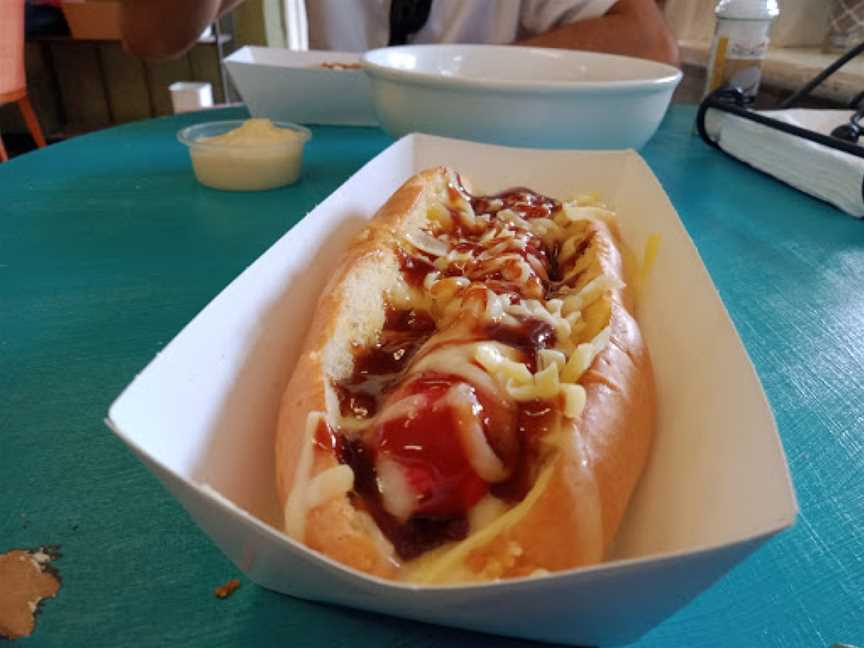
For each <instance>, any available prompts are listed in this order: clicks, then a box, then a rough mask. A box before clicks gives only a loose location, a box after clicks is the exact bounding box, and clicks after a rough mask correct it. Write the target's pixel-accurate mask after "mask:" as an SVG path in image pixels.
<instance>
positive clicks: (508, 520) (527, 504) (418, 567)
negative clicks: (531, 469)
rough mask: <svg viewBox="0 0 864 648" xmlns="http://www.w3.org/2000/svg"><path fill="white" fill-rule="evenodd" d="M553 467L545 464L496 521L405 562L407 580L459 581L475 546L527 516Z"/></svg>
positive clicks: (490, 539)
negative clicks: (411, 561) (428, 553)
mask: <svg viewBox="0 0 864 648" xmlns="http://www.w3.org/2000/svg"><path fill="white" fill-rule="evenodd" d="M553 469H554V464H553V463H550V464H548V465H546V466H544V467H543V470H542V471H540V475H539V476H538V477H537V481H535V482H534V486H532V487H531V490H530V491H528V494H527V495H526V496H525V499H523V500H522V501H521V502H519V503H518V504H517V505H516V506H514V507H513V508H511V509H510V510H508V511H507V512H506V513H504V514H502V515H501V516H500V517H498V518H497V519H496V520H495V521H494V522H488V523H487V524H486V526H484V527H483V528H482V529H480V530H479V531H477V532H476V533H472V534H471V535H469V536H468V537H467V538H465V539H464V540H462V541H460V542H458V543H456V544H455V545H451V546H449V547H446V548H445V550H444V551H439V552H435V554H432V555H430V556H428V557H425V556H424V557H423V558H426V559H425V560H424V559H423V558H421V559H419V560H417V561H415V563H414V565H411V566H410V567H409V566H408V565H406V567H408V570H407V572H406V575H405V576H406V579H407V580H410V581H413V582H417V583H441V582H447V581H452V580H453V576H454V575H456V579H457V580H458V577H459V575H463V576H464V575H466V574H465V569H464V562H465V559H466V558H467V557H468V555H469V554H470V553H471V552H472V551H474V550H475V549H479V548H480V547H483V546H484V545H486V544H488V543H489V542H490V541H492V540H494V539H495V538H496V537H498V536H499V535H501V534H502V533H504V532H505V531H507V530H508V529H510V528H512V527H513V526H515V525H516V524H518V523H519V522H520V521H521V520H522V519H523V518H524V517H525V516H526V515H528V513H529V512H530V511H531V509H532V508H533V506H534V504H535V503H536V502H537V500H539V499H540V497H541V496H542V495H543V493H544V491H545V490H546V488H547V487H548V486H549V482H550V480H551V479H552V473H553Z"/></svg>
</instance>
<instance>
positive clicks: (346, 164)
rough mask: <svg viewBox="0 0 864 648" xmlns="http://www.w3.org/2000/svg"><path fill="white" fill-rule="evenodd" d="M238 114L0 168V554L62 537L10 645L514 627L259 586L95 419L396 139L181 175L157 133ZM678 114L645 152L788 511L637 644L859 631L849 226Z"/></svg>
mask: <svg viewBox="0 0 864 648" xmlns="http://www.w3.org/2000/svg"><path fill="white" fill-rule="evenodd" d="M240 115H241V111H239V110H230V111H218V112H210V113H206V114H205V113H199V114H189V115H184V116H178V117H172V118H165V119H157V120H149V121H143V122H138V123H134V124H129V125H126V126H122V127H119V128H114V129H110V130H106V131H101V132H98V133H94V134H92V135H88V136H84V137H79V138H75V139H72V140H69V141H66V142H63V143H61V144H57V145H54V146H51V147H49V148H47V149H43V150H39V151H36V152H34V153H31V154H28V155H24V156H22V157H20V158H17V159H14V160H12V161H11V162H9V163H5V164H2V165H0V553H2V552H4V551H6V550H7V549H10V548H13V547H36V546H39V545H49V544H50V545H60V546H61V551H62V557H61V558H60V559H59V560H57V561H56V566H57V567H58V569H59V570H60V572H61V574H62V578H63V587H62V589H61V590H60V593H59V594H58V596H57V597H56V598H55V599H52V600H49V601H46V602H45V603H44V605H43V610H42V613H41V614H40V615H39V620H38V625H37V628H36V632H35V633H34V635H33V637H31V638H30V639H27V640H22V641H23V642H24V645H27V646H28V647H32V648H35V647H37V646H69V647H72V646H88V647H92V646H116V645H135V646H139V647H144V646H164V645H183V646H207V647H208V648H217V647H219V646H247V645H249V646H266V645H276V644H280V645H291V646H293V647H294V648H299V647H302V646H316V645H351V646H400V647H403V648H413V647H420V646H431V645H438V644H442V643H445V642H447V643H449V644H450V645H489V646H492V645H495V646H511V645H512V646H516V645H521V644H523V643H526V642H519V641H515V640H503V639H500V638H495V637H488V636H485V635H479V634H473V633H468V632H463V631H458V630H452V629H447V628H440V627H436V626H429V625H423V624H418V623H414V622H409V621H404V620H400V619H394V618H388V617H382V616H377V615H373V614H368V613H364V612H357V611H353V610H347V609H340V608H334V607H329V606H324V605H319V604H314V603H308V602H305V601H301V600H296V599H293V598H290V597H287V596H282V595H279V594H275V593H273V592H270V591H267V590H264V589H262V588H259V587H257V586H256V585H254V584H252V583H251V582H250V581H248V580H247V579H246V578H245V577H243V576H242V575H241V574H239V573H238V571H237V569H236V568H235V567H234V566H233V565H232V564H231V563H230V562H229V561H228V560H227V559H226V558H225V557H224V556H223V555H222V554H221V553H220V552H219V551H218V550H217V549H216V547H215V546H214V545H213V544H211V542H210V541H209V540H208V538H207V537H206V536H205V535H204V533H203V532H202V531H201V530H199V529H198V528H197V527H196V526H195V525H194V524H193V523H192V521H191V520H190V519H189V518H188V517H187V515H186V514H185V513H184V511H183V510H182V509H181V508H180V506H179V504H178V503H177V502H176V501H175V500H174V499H173V498H172V497H171V496H170V495H169V494H168V493H167V492H166V491H165V490H163V488H162V487H161V486H160V484H159V483H158V482H157V480H156V478H155V477H153V476H152V475H151V474H150V473H149V472H148V471H147V470H146V469H145V468H144V466H143V465H142V464H141V463H139V462H138V461H137V460H136V459H135V458H134V457H133V456H132V454H131V453H130V452H129V451H128V450H127V449H126V447H125V446H124V445H123V443H122V442H121V441H120V440H119V439H117V438H116V437H115V436H114V435H113V434H111V433H110V432H109V430H108V429H107V428H106V427H105V425H104V423H103V418H104V416H105V414H106V412H107V410H108V405H109V404H110V402H111V401H112V400H113V399H114V397H115V396H117V394H118V393H119V392H120V391H121V390H122V389H123V387H124V386H125V385H126V384H127V383H128V382H129V381H130V380H131V378H132V377H133V376H134V375H135V374H136V372H137V371H139V370H140V369H142V368H143V367H144V366H145V365H146V364H147V362H148V361H149V360H150V359H151V358H152V357H153V356H154V355H155V354H156V353H157V352H158V351H159V350H160V349H161V348H162V347H163V346H164V345H165V344H166V343H167V342H168V341H169V340H170V339H171V338H172V337H173V336H174V335H175V334H176V333H177V332H178V331H179V330H180V329H181V328H182V327H183V325H184V324H185V323H186V322H188V321H189V320H190V319H191V318H192V317H193V316H194V315H195V314H196V313H197V312H198V311H199V310H200V309H201V308H203V307H204V306H205V305H206V304H207V302H208V301H209V300H210V299H211V298H213V297H214V296H215V295H216V294H217V293H218V292H219V291H220V289H221V288H222V287H224V286H225V285H226V284H227V283H229V282H230V281H231V279H233V278H234V277H235V276H236V275H237V274H238V273H239V272H240V271H242V270H243V269H244V268H245V267H246V266H247V265H248V264H249V263H250V262H252V261H253V260H254V259H255V258H256V257H257V256H258V255H260V254H261V253H262V252H263V251H264V250H265V249H266V248H267V247H268V246H269V245H270V244H271V243H273V242H274V241H275V240H276V239H278V238H279V237H280V236H281V235H282V234H283V233H284V232H285V231H286V230H287V229H288V228H290V227H291V226H292V225H293V224H295V223H296V222H297V221H298V220H299V219H300V218H301V217H302V216H303V215H304V214H305V213H307V212H308V211H309V210H310V209H311V208H312V207H313V206H314V205H316V204H317V203H318V202H320V201H321V200H322V199H323V198H324V197H326V196H327V195H328V194H329V193H330V192H332V191H333V190H334V189H336V187H338V186H339V185H340V184H341V183H342V182H343V181H344V180H345V179H346V178H347V177H348V176H349V175H350V174H351V173H353V172H354V171H355V170H357V169H358V168H359V167H360V166H361V165H362V164H363V163H364V162H366V161H367V160H369V159H370V158H371V157H373V156H374V155H375V154H377V153H378V152H380V151H381V150H382V149H384V148H385V147H386V146H387V145H389V144H390V143H391V141H392V140H391V139H390V138H389V137H387V136H386V135H384V134H383V133H382V132H381V131H379V130H376V129H366V128H335V127H318V128H313V133H314V139H313V140H312V142H311V143H310V144H309V145H308V147H307V159H306V166H305V171H304V177H303V181H302V182H301V183H300V184H298V185H296V186H294V187H290V188H286V189H281V190H277V191H272V192H265V193H257V194H246V195H243V194H230V193H222V192H216V191H212V190H209V189H205V188H203V187H200V186H199V185H198V184H197V183H196V182H195V180H194V178H193V176H192V173H191V168H190V164H189V160H188V156H187V154H186V151H185V150H184V148H183V147H182V146H181V145H180V144H179V143H177V141H176V139H175V133H176V132H177V130H178V129H180V128H181V127H183V126H186V125H189V124H192V123H195V122H200V121H207V120H211V119H214V118H226V117H235V116H240ZM693 117H694V110H693V109H692V107H680V106H673V108H672V109H671V111H670V112H669V114H668V115H667V117H666V119H665V121H664V122H663V125H662V126H661V128H660V130H659V132H658V133H657V135H656V136H655V137H654V138H653V140H652V141H651V142H650V143H649V144H648V145H647V146H646V147H645V148H644V149H643V150H642V154H643V155H644V157H645V158H646V159H647V161H648V163H649V164H650V166H651V167H652V169H653V170H654V172H655V173H656V174H657V176H658V177H659V178H660V180H661V182H662V183H663V185H664V187H665V188H666V191H667V192H668V193H669V195H670V196H671V198H672V202H673V203H674V204H675V206H676V208H677V209H678V212H679V213H680V215H681V218H682V219H683V221H684V224H685V226H686V228H687V230H688V231H689V232H690V235H691V236H692V237H693V240H694V241H695V243H696V246H697V247H698V249H699V251H700V253H701V255H702V258H703V259H704V261H705V264H706V265H707V267H708V270H709V271H710V273H711V276H712V277H713V279H714V281H715V282H716V284H717V287H718V290H719V292H720V294H721V296H722V298H723V300H724V302H725V303H726V306H727V308H728V309H729V312H730V313H731V316H732V318H733V320H734V321H735V324H736V326H737V327H738V329H739V331H740V333H741V336H742V338H743V340H744V343H745V345H746V347H747V349H748V351H749V353H750V356H751V357H752V359H753V362H754V364H755V366H756V369H757V371H758V373H759V376H760V378H761V380H762V382H763V384H764V386H765V390H766V392H767V394H768V398H769V400H770V402H771V404H772V407H773V409H774V412H775V414H776V417H777V422H778V425H779V428H780V433H781V436H782V440H783V444H784V447H785V449H786V453H787V455H788V458H789V462H790V466H791V470H792V476H793V480H794V482H795V486H796V489H797V493H798V497H799V503H800V506H801V514H800V517H799V519H798V523H797V525H796V526H795V527H794V528H793V529H791V530H789V531H787V532H785V533H782V534H781V535H779V536H778V537H776V538H775V539H773V540H771V541H769V542H768V543H767V544H766V545H764V546H763V547H762V548H761V549H759V550H758V551H757V552H756V553H754V554H753V555H752V556H751V557H750V558H749V559H747V560H746V561H745V562H743V563H741V564H740V565H738V566H737V567H736V568H735V569H734V570H733V571H732V572H730V573H729V574H728V575H727V576H725V577H724V578H722V579H721V580H720V581H719V582H717V583H716V584H715V585H714V586H713V587H712V588H711V589H709V590H708V591H706V592H704V593H703V594H702V595H701V596H700V597H699V598H697V599H696V600H695V601H693V602H692V603H691V604H690V605H688V606H687V607H686V608H684V609H682V610H680V611H679V612H678V613H676V614H675V615H674V616H672V617H671V618H669V619H668V620H666V621H665V622H664V623H662V624H661V625H659V626H658V627H656V628H655V629H654V630H652V631H651V632H650V633H648V634H647V635H646V636H645V637H643V639H642V640H641V641H640V642H639V643H638V644H637V645H638V646H640V647H642V646H644V647H648V646H702V647H707V646H751V645H752V646H777V647H780V646H782V647H783V648H797V647H800V648H805V647H806V648H812V647H820V646H830V645H831V644H833V643H847V644H860V645H862V646H864V292H862V286H864V223H860V222H858V221H856V220H855V219H853V218H850V217H849V216H847V215H845V214H843V213H841V212H839V211H837V210H836V209H834V208H832V207H830V206H828V205H826V204H824V203H822V202H819V201H818V200H815V199H812V198H810V197H808V196H806V195H804V194H801V193H799V192H797V191H795V190H793V189H791V188H789V187H787V186H785V185H783V184H781V183H779V182H777V181H775V180H773V179H771V178H769V177H768V176H765V175H762V174H760V173H759V172H757V171H754V170H752V169H750V168H748V167H746V166H744V165H742V164H739V163H737V162H735V161H733V160H732V159H730V158H728V157H726V156H725V155H724V154H722V153H720V152H718V151H715V150H713V149H710V148H709V147H707V146H705V145H704V144H703V143H702V142H701V141H700V140H699V139H698V138H697V137H696V136H695V135H693V134H692V130H691V124H692V122H693ZM233 577H238V578H240V581H241V587H240V588H239V589H238V590H237V591H236V592H235V593H234V595H233V596H231V597H230V598H228V599H225V600H220V599H217V598H216V597H214V595H213V589H214V588H215V587H217V586H218V585H221V584H223V583H224V582H225V581H227V580H228V579H230V578H233ZM2 586H3V584H2V583H0V588H2Z"/></svg>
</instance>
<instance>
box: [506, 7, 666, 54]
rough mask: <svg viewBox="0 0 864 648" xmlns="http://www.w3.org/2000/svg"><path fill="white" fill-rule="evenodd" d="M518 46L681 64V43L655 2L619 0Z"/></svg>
mask: <svg viewBox="0 0 864 648" xmlns="http://www.w3.org/2000/svg"><path fill="white" fill-rule="evenodd" d="M517 44H518V45H530V46H533V47H558V48H561V49H580V50H591V51H595V52H606V53H609V54H624V55H627V56H636V57H639V58H648V59H654V60H655V61H661V62H663V63H670V64H672V65H675V66H677V65H679V63H680V62H679V59H678V44H677V42H676V41H675V37H674V36H673V35H672V32H671V31H670V30H669V27H668V26H667V25H666V21H665V20H664V19H663V12H662V11H661V10H660V7H658V6H657V3H656V2H655V0H618V2H616V3H615V5H614V6H613V7H612V8H611V9H610V10H609V12H608V13H606V14H605V15H603V16H600V17H599V18H591V19H589V20H581V21H579V22H575V23H570V24H567V25H564V26H562V27H558V28H556V29H553V30H550V31H548V32H546V33H544V34H539V35H537V36H533V37H531V38H527V39H525V40H522V41H519V43H517Z"/></svg>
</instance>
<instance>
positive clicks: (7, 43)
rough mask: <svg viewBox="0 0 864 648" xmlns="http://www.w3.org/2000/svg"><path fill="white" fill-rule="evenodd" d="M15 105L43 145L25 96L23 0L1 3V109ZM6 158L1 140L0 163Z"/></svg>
mask: <svg viewBox="0 0 864 648" xmlns="http://www.w3.org/2000/svg"><path fill="white" fill-rule="evenodd" d="M13 101H14V102H15V103H17V104H18V109H19V110H20V111H21V115H22V116H23V117H24V121H25V122H26V123H27V128H28V129H30V134H31V135H33V139H34V140H36V146H39V147H42V146H45V137H44V136H43V135H42V129H41V128H40V127H39V120H38V119H36V113H34V112H33V106H31V105H30V99H29V98H28V97H27V79H26V77H25V74H24V0H0V106H2V105H3V104H7V103H12V102H13ZM7 159H9V157H8V156H7V155H6V149H5V148H4V146H3V140H2V138H0V162H2V161H4V160H7Z"/></svg>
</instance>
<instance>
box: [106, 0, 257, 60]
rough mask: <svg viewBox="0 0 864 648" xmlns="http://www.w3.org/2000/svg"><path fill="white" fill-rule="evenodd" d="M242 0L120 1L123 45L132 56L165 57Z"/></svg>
mask: <svg viewBox="0 0 864 648" xmlns="http://www.w3.org/2000/svg"><path fill="white" fill-rule="evenodd" d="M242 1H243V0H179V1H178V0H123V1H122V6H121V15H120V29H121V32H122V35H123V47H124V48H125V49H126V51H127V52H129V53H130V54H132V55H133V56H140V57H142V58H147V59H157V60H158V59H168V58H174V57H177V56H180V55H181V54H183V53H185V52H186V51H187V50H188V49H189V48H191V47H192V46H193V45H194V44H195V41H197V40H198V37H199V36H200V35H201V32H202V31H204V29H205V28H206V27H207V25H209V24H211V23H213V22H214V21H215V20H216V19H217V18H219V17H220V16H221V15H223V14H224V13H226V12H228V11H230V10H231V9H233V8H234V7H236V6H237V5H238V4H240V3H241V2H242Z"/></svg>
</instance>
